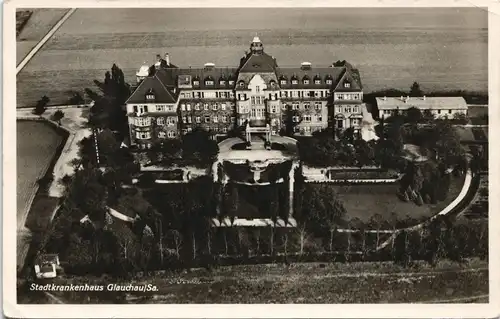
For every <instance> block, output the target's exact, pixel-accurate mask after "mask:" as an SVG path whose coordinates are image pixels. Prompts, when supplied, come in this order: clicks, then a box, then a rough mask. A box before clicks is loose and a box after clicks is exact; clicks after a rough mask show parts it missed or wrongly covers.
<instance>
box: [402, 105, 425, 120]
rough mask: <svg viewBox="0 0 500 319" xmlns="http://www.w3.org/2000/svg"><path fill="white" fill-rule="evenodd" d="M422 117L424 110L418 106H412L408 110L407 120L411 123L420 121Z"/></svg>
mask: <svg viewBox="0 0 500 319" xmlns="http://www.w3.org/2000/svg"><path fill="white" fill-rule="evenodd" d="M422 118H423V115H422V112H421V111H420V109H418V108H416V107H411V108H409V109H408V110H407V111H406V120H407V121H408V122H410V123H418V122H420V121H422Z"/></svg>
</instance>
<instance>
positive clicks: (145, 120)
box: [135, 117, 151, 126]
mask: <svg viewBox="0 0 500 319" xmlns="http://www.w3.org/2000/svg"><path fill="white" fill-rule="evenodd" d="M135 125H136V126H149V125H151V118H149V117H137V118H135Z"/></svg>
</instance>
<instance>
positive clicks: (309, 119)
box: [303, 115, 311, 122]
mask: <svg viewBox="0 0 500 319" xmlns="http://www.w3.org/2000/svg"><path fill="white" fill-rule="evenodd" d="M303 119H304V122H311V115H304V116H303Z"/></svg>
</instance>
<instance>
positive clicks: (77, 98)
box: [68, 92, 85, 105]
mask: <svg viewBox="0 0 500 319" xmlns="http://www.w3.org/2000/svg"><path fill="white" fill-rule="evenodd" d="M71 94H72V95H71V97H70V98H69V99H68V104H69V105H81V104H84V103H85V100H84V99H83V97H82V95H81V94H80V92H71Z"/></svg>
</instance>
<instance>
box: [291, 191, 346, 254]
mask: <svg viewBox="0 0 500 319" xmlns="http://www.w3.org/2000/svg"><path fill="white" fill-rule="evenodd" d="M300 196H301V198H302V200H303V203H302V207H301V209H302V212H301V213H300V216H303V218H304V222H305V223H307V225H308V228H310V229H312V230H313V231H316V232H320V233H322V234H323V233H330V247H331V246H332V245H333V234H334V232H335V229H336V228H337V226H338V225H339V224H340V223H341V222H342V219H343V217H344V216H345V214H346V210H345V207H344V205H343V204H342V202H341V201H340V200H339V199H338V198H337V197H336V194H335V193H334V192H333V191H332V189H331V187H329V185H327V184H319V185H314V187H306V188H305V189H304V190H303V194H301V195H300Z"/></svg>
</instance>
